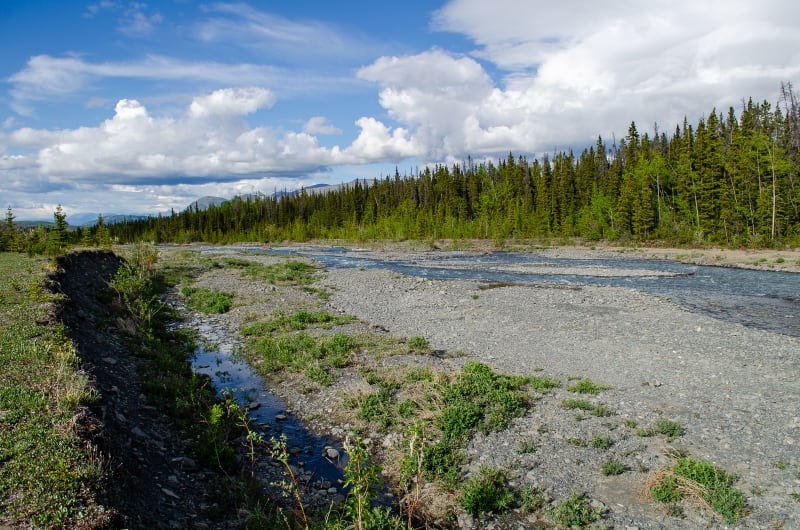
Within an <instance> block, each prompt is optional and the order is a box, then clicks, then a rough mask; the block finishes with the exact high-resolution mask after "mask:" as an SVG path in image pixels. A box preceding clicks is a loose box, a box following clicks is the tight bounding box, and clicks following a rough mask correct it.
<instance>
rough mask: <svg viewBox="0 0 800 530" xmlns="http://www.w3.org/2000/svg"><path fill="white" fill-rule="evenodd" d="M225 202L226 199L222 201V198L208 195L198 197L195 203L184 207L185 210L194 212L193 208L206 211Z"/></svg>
mask: <svg viewBox="0 0 800 530" xmlns="http://www.w3.org/2000/svg"><path fill="white" fill-rule="evenodd" d="M227 201H228V199H223V198H222V197H212V196H210V195H206V196H205V197H200V198H199V199H197V200H196V201H194V202H192V203H191V204H190V205H189V206H187V207H186V209H185V210H194V209H195V208H196V209H198V210H208V209H209V208H210V207H212V206H219V205H220V204H222V203H223V202H227Z"/></svg>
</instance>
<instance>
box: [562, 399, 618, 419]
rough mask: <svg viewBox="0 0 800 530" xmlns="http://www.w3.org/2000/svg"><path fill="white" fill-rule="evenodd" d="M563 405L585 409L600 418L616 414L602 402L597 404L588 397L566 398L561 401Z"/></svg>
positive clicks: (569, 407) (574, 408) (573, 408)
mask: <svg viewBox="0 0 800 530" xmlns="http://www.w3.org/2000/svg"><path fill="white" fill-rule="evenodd" d="M561 406H562V407H564V408H566V409H571V410H585V411H587V412H589V413H590V414H592V415H593V416H597V417H598V418H604V417H607V416H613V415H614V411H612V410H611V409H609V408H608V407H607V406H605V405H600V404H597V405H596V404H594V403H592V402H591V401H589V400H587V399H580V398H571V399H565V400H563V401H562V402H561Z"/></svg>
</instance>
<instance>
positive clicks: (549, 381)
mask: <svg viewBox="0 0 800 530" xmlns="http://www.w3.org/2000/svg"><path fill="white" fill-rule="evenodd" d="M528 386H529V387H530V389H531V390H533V391H535V392H539V393H542V394H543V393H546V392H549V391H550V390H552V389H553V388H560V387H561V382H560V381H559V380H558V379H553V378H550V377H547V376H545V375H543V376H534V377H530V378H528Z"/></svg>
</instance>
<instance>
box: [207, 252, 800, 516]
mask: <svg viewBox="0 0 800 530" xmlns="http://www.w3.org/2000/svg"><path fill="white" fill-rule="evenodd" d="M401 246H402V245H401ZM476 250H477V249H475V248H471V249H469V250H468V252H472V251H476ZM462 251H463V250H459V252H462ZM541 251H544V252H558V253H565V252H569V253H575V252H578V251H581V252H584V251H586V252H589V253H596V252H618V250H614V249H602V250H600V249H594V250H592V249H575V248H572V247H558V248H550V249H541ZM360 252H367V253H369V252H376V253H378V254H381V255H384V256H398V255H402V256H404V257H409V256H412V255H418V256H423V257H424V256H425V255H431V251H429V250H426V249H424V248H416V249H415V248H408V247H406V248H400V247H398V246H396V245H395V246H391V248H389V247H383V248H372V249H365V250H362V251H360ZM627 252H628V251H627V250H626V253H627ZM725 252H727V251H725ZM433 254H437V253H436V252H433ZM207 255H213V252H210V253H208V254H207ZM561 255H563V254H561ZM571 255H572V254H571ZM593 255H594V254H593ZM643 257H647V256H643ZM247 259H249V260H256V261H265V262H266V261H269V260H276V259H278V260H279V259H281V258H276V257H270V256H253V255H249V256H247ZM747 259H748V260H749V259H751V257H750V256H747ZM759 259H760V258H759ZM775 259H777V258H775ZM787 261H788V259H787V258H784V262H783V263H786V262H787ZM556 272H557V271H556ZM199 284H200V285H202V286H204V287H206V288H219V289H223V290H234V291H235V292H236V298H235V299H238V300H239V302H236V303H235V307H234V309H233V310H232V311H231V312H230V313H229V314H227V315H223V316H221V317H220V318H221V319H223V320H224V322H225V324H224V325H227V326H229V329H230V330H231V332H235V331H236V330H237V329H241V328H240V326H241V325H242V323H244V322H245V321H247V320H248V319H249V320H252V319H257V318H258V316H259V315H261V316H264V313H263V311H264V310H265V309H266V306H265V307H264V308H262V309H259V308H258V307H257V306H256V305H254V304H257V303H258V300H259V299H261V300H263V299H264V296H265V294H264V293H265V292H267V295H266V296H267V297H268V298H269V299H270V300H272V301H273V302H282V303H284V302H285V303H286V305H284V306H282V307H284V308H285V309H286V310H287V311H297V310H300V309H302V308H308V307H313V308H322V309H326V310H328V311H332V312H336V313H346V314H349V315H353V316H355V317H357V318H358V319H360V321H361V322H360V323H359V324H354V325H350V326H352V328H351V329H349V330H348V328H347V326H345V327H342V328H341V330H343V331H345V332H347V331H349V332H351V333H354V334H359V333H363V332H364V331H365V326H367V328H366V329H368V330H371V332H374V333H379V334H385V335H387V336H388V337H391V336H397V337H417V336H420V337H424V338H425V339H426V340H427V341H428V342H429V343H430V345H431V347H432V352H433V354H427V355H416V354H399V355H383V356H376V355H375V354H374V352H373V353H370V354H365V355H361V356H356V357H354V359H353V362H354V364H353V365H352V366H349V367H347V368H345V369H343V370H342V371H341V373H340V374H339V377H338V378H336V379H335V381H333V382H332V384H330V385H329V386H315V385H311V384H309V383H308V382H307V381H306V380H304V379H303V377H302V376H292V375H288V374H281V376H280V377H278V378H277V379H273V380H272V388H273V390H274V391H275V392H276V393H278V394H280V395H282V396H283V397H285V398H286V399H287V401H288V402H289V408H290V409H291V410H292V411H293V412H295V413H297V414H298V415H299V416H301V417H303V418H305V419H306V420H307V422H308V425H309V427H310V428H312V429H319V430H320V431H322V432H323V433H325V434H334V435H336V436H345V435H346V434H348V433H350V434H355V433H356V432H359V433H361V435H364V436H366V437H367V438H368V439H370V440H371V441H372V443H373V444H374V447H375V450H376V454H377V455H378V456H379V457H382V458H384V459H385V460H386V461H387V463H390V462H391V458H396V456H397V452H396V450H398V449H399V450H402V447H403V446H404V444H407V442H408V440H407V439H405V438H404V436H403V434H402V433H392V432H388V433H387V432H383V431H381V430H380V429H378V428H376V427H375V425H373V424H369V423H365V422H363V421H359V419H358V418H357V417H356V416H357V411H356V410H354V409H353V407H352V406H350V405H348V403H352V399H353V398H354V397H358V396H360V395H365V394H367V393H369V392H374V391H375V387H374V385H372V384H370V383H369V382H368V381H367V380H366V379H365V374H369V373H375V372H376V371H382V370H388V371H391V370H392V369H397V370H400V369H402V370H407V369H410V368H417V369H428V370H431V371H433V372H439V371H442V372H449V373H456V372H457V371H458V370H460V369H461V367H463V366H464V364H465V363H467V362H469V361H479V362H482V363H486V364H488V365H489V366H491V367H492V368H493V369H495V370H497V371H498V372H501V373H509V374H517V375H525V376H535V375H541V374H548V375H550V376H552V377H554V378H556V379H558V380H559V381H560V382H561V384H562V386H561V388H559V389H556V390H554V391H553V392H551V393H549V394H544V395H541V396H537V397H536V401H535V403H534V408H533V409H532V410H531V411H529V412H528V413H526V414H525V415H524V416H522V417H521V418H518V419H516V420H514V421H513V422H512V424H511V425H510V427H509V428H507V429H504V430H503V431H501V432H498V433H490V434H488V435H482V434H477V435H476V436H475V437H473V438H472V440H471V441H470V443H469V445H468V447H467V449H466V454H467V458H468V461H467V462H466V464H465V465H464V467H463V468H462V472H463V473H464V474H463V476H462V478H463V480H468V479H470V478H472V477H475V476H477V474H478V473H479V469H480V467H481V466H490V467H492V468H496V469H502V470H504V472H505V473H506V474H507V477H508V481H509V484H513V485H514V487H516V488H519V489H523V488H530V490H531V491H533V490H536V491H541V492H544V494H546V495H547V497H548V499H549V503H550V506H556V505H557V504H558V503H559V502H561V501H563V500H564V499H565V498H567V497H568V496H569V495H570V494H571V492H572V491H573V490H574V491H579V492H582V493H585V494H586V495H587V496H588V497H589V498H591V499H593V500H594V501H595V502H596V503H597V506H599V507H602V509H603V510H604V511H605V513H606V515H605V518H604V520H603V521H604V522H605V523H606V524H610V525H614V526H618V527H626V526H631V527H638V528H701V527H702V528H706V527H709V525H710V526H711V527H718V528H723V527H737V528H754V527H755V528H766V527H774V526H780V525H783V527H785V528H792V527H800V503H798V501H797V497H798V496H799V495H800V462H798V456H797V455H798V445H799V444H800V416H798V414H797V411H796V407H795V406H794V403H797V402H798V401H799V400H800V383H798V381H800V361H799V360H798V358H797V353H796V352H797V351H800V341H798V340H797V339H795V338H791V337H786V336H783V335H776V334H772V333H769V332H765V331H759V330H754V329H750V328H746V327H744V326H740V325H736V324H729V323H725V322H721V321H717V320H714V319H712V318H709V317H703V316H699V315H696V314H692V313H690V312H688V311H686V310H684V309H682V308H680V307H678V306H676V305H674V304H672V303H670V302H668V301H665V300H662V299H659V298H656V297H653V296H650V295H646V294H642V293H639V292H636V291H633V290H628V289H620V288H610V287H586V286H584V287H577V288H568V289H564V288H559V287H557V286H549V287H548V286H537V287H531V286H514V285H509V286H504V287H499V288H495V289H488V290H483V289H481V286H480V285H479V284H478V283H477V282H468V281H431V280H422V279H418V278H411V277H406V276H401V275H397V274H394V273H390V272H387V271H381V270H356V269H345V270H334V271H328V272H327V273H325V279H324V280H323V282H322V283H321V284H320V285H321V287H322V288H323V289H324V290H326V291H328V292H329V293H330V298H329V299H328V300H327V301H323V300H318V299H316V298H314V297H313V296H310V297H307V298H305V299H302V300H301V299H298V298H297V296H295V295H288V294H286V293H288V291H287V290H286V288H284V287H279V288H277V290H276V291H274V292H272V293H270V292H268V291H265V286H264V284H261V283H258V282H252V281H242V280H241V279H236V276H235V274H234V275H233V276H231V271H230V270H226V269H219V270H212V271H209V272H208V273H206V274H205V275H204V276H203V277H202V278H201V279H200V280H199ZM306 295H307V293H306ZM306 295H303V296H306ZM245 301H247V302H245ZM269 307H270V309H269V311H274V310H275V307H278V306H274V305H270V306H269ZM380 373H384V372H380ZM580 378H588V379H590V380H591V381H593V382H594V383H596V384H597V385H600V386H606V387H608V388H607V389H605V390H603V391H602V392H600V393H599V394H597V395H591V396H587V400H588V401H589V403H590V404H591V406H592V407H600V408H593V409H592V410H595V411H597V410H605V411H607V412H608V413H609V414H607V415H606V414H593V413H591V412H586V411H582V410H581V409H578V410H573V409H570V408H568V407H566V406H565V403H567V402H570V400H572V399H575V398H579V397H580V398H582V396H580V395H576V394H575V393H574V392H570V391H569V390H567V388H568V387H570V386H571V385H573V384H574V382H575V381H576V380H577V379H580ZM349 400H350V401H349ZM659 420H665V421H670V422H674V423H675V424H677V425H679V426H680V431H681V432H680V433H679V434H681V435H680V436H674V437H669V438H665V437H664V436H650V435H652V434H653V433H654V431H652V429H651V427H652V426H653V425H655V424H657V423H658V422H659ZM601 442H602V443H601ZM676 451H677V452H686V453H687V454H690V455H691V456H693V457H696V458H701V459H705V460H708V461H710V462H713V463H714V464H715V465H717V466H720V467H721V468H723V469H726V470H727V471H729V472H731V473H733V474H735V475H737V476H738V477H739V481H738V482H737V487H738V488H739V489H740V490H741V491H743V492H744V494H745V495H746V497H747V502H748V510H749V515H748V516H747V517H745V518H744V519H742V520H741V521H739V522H738V523H735V524H733V525H728V524H727V523H725V522H723V521H722V520H721V519H715V518H714V517H713V516H712V515H711V512H710V511H708V510H706V509H702V508H698V507H693V506H686V507H684V508H682V509H681V511H680V513H682V515H683V516H682V517H676V516H675V515H676V514H677V513H679V512H669V513H668V507H666V506H664V505H660V504H659V503H655V502H653V501H652V500H648V499H646V495H643V491H645V490H646V489H647V488H646V487H645V484H646V483H647V480H648V478H649V477H651V476H652V475H651V474H652V473H653V472H658V471H659V470H661V469H663V468H665V467H666V466H668V465H669V464H670V462H671V457H670V456H669V454H674V453H675V452H676ZM610 460H616V461H618V462H620V463H621V464H622V465H623V466H624V472H623V473H621V474H619V475H606V474H605V473H604V472H603V471H602V469H603V465H604V463H606V462H608V461H610ZM389 467H390V468H391V466H389ZM389 471H390V472H391V469H389ZM426 493H427V494H428V495H429V499H428V502H429V503H431V504H435V503H436V499H437V498H438V499H444V501H443V502H445V503H446V502H450V503H452V502H453V499H452V498H450V499H449V501H448V500H447V499H448V497H447V496H446V495H445V496H442V495H441V492H439V491H438V490H436V489H435V488H434V489H430V490H429V491H427V492H423V494H426ZM442 508H447V507H446V506H445V507H442V506H439V509H442ZM435 509H436V507H432V508H431V511H435ZM545 512H546V510H545V511H544V512H542V513H539V514H521V513H517V514H516V515H515V517H517V520H518V521H524V523H523V524H540V523H542V522H543V521H546V520H547V516H546V513H545ZM462 515H463V514H462ZM458 521H459V524H461V526H462V527H465V528H467V527H471V525H472V527H481V526H485V525H489V524H500V523H499V522H498V521H494V522H492V521H491V520H474V519H470V518H469V517H461V518H460V519H459V520H458Z"/></svg>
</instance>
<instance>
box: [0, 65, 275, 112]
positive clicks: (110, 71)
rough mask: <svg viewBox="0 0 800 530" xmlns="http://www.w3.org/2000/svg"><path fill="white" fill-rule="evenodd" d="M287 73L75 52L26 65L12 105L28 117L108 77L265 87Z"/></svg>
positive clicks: (17, 80) (15, 80)
mask: <svg viewBox="0 0 800 530" xmlns="http://www.w3.org/2000/svg"><path fill="white" fill-rule="evenodd" d="M282 73H283V71H282V70H281V69H280V68H277V67H273V66H268V65H257V64H246V63H245V64H230V65H229V64H223V63H217V62H192V61H182V60H179V59H174V58H170V57H164V56H160V55H148V56H147V57H145V58H144V59H141V60H137V61H130V62H103V63H92V62H89V61H86V60H84V59H83V58H82V57H81V56H79V55H75V54H72V55H67V56H65V57H52V56H49V55H37V56H34V57H31V58H30V59H29V60H28V63H27V65H26V67H25V68H24V69H23V70H21V71H20V72H17V73H15V74H13V75H12V76H11V77H9V79H8V80H9V82H10V83H11V85H12V89H11V95H12V98H13V102H12V106H13V107H14V109H15V110H17V111H18V112H19V113H20V114H23V115H27V114H29V113H30V107H29V105H28V103H29V102H33V101H50V100H52V99H54V98H56V99H58V98H67V97H70V96H72V95H74V94H78V93H81V92H82V91H83V90H85V89H86V88H87V87H89V86H90V85H92V84H93V83H97V82H100V81H101V80H103V79H108V78H115V79H144V80H159V81H176V82H204V83H214V84H228V85H231V84H233V85H264V84H270V83H271V82H272V81H275V80H278V79H281V77H282Z"/></svg>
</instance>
